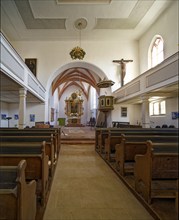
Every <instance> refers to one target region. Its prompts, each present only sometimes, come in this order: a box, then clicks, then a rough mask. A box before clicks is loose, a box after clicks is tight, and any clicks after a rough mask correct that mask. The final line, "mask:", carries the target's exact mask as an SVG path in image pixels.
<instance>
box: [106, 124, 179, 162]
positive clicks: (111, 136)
mask: <svg viewBox="0 0 179 220" xmlns="http://www.w3.org/2000/svg"><path fill="white" fill-rule="evenodd" d="M122 134H126V135H130V134H131V135H143V136H144V135H152V136H157V135H160V136H166V135H167V136H177V135H178V130H177V129H174V130H170V131H169V132H166V131H165V130H164V129H163V131H162V130H161V129H157V130H156V129H145V128H144V129H120V130H111V129H110V130H109V131H108V135H106V139H105V141H104V143H105V144H104V153H105V158H106V160H108V161H110V159H111V158H110V154H111V152H113V153H114V152H115V150H116V149H115V146H116V144H120V143H121V140H122V138H121V135H122Z"/></svg>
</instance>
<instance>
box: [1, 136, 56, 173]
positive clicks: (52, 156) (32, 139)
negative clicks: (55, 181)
mask: <svg viewBox="0 0 179 220" xmlns="http://www.w3.org/2000/svg"><path fill="white" fill-rule="evenodd" d="M0 138H1V143H0V145H2V146H7V145H9V146H10V145H11V146H13V145H14V146H17V144H19V146H23V145H24V146H31V145H32V147H33V144H37V143H39V144H40V143H41V142H43V141H45V153H46V154H47V155H48V156H49V165H50V175H51V176H52V175H53V173H54V170H55V164H56V160H57V153H55V152H56V148H55V137H54V136H53V135H52V134H49V135H48V136H46V135H43V136H39V135H37V136H36V135H33V134H31V135H28V136H27V135H26V134H25V135H24V133H23V134H20V135H13V136H10V135H7V136H5V135H3V136H0ZM10 143H11V144H10ZM26 143H27V145H26Z"/></svg>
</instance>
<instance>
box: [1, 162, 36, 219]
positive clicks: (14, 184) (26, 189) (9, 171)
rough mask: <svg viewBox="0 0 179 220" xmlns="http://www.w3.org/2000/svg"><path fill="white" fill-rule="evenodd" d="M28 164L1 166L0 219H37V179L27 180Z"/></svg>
mask: <svg viewBox="0 0 179 220" xmlns="http://www.w3.org/2000/svg"><path fill="white" fill-rule="evenodd" d="M26 165H27V163H26V161H25V160H21V161H20V162H19V164H18V165H17V166H0V177H1V178H0V210H1V215H0V219H6V220H12V219H14V220H35V217H36V181H35V180H31V181H30V182H29V183H27V182H26V180H25V169H26Z"/></svg>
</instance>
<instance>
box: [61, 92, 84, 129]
mask: <svg viewBox="0 0 179 220" xmlns="http://www.w3.org/2000/svg"><path fill="white" fill-rule="evenodd" d="M65 103H66V105H65V114H66V115H67V126H71V127H79V126H82V125H81V116H82V115H83V99H82V96H81V93H80V92H73V93H72V94H71V96H70V97H69V98H66V100H65Z"/></svg>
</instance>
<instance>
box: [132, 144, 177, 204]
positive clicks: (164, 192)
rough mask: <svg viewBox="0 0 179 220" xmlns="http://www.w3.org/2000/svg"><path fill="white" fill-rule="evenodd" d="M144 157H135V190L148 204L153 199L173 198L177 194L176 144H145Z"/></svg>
mask: <svg viewBox="0 0 179 220" xmlns="http://www.w3.org/2000/svg"><path fill="white" fill-rule="evenodd" d="M146 146H147V151H146V154H144V155H136V156H135V165H134V177H135V190H136V191H137V193H138V194H140V195H141V196H142V197H143V198H144V200H146V201H147V202H148V203H149V204H150V203H151V202H152V199H154V198H174V199H176V201H177V198H176V196H177V193H178V144H177V143H153V142H152V141H147V142H146Z"/></svg>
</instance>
